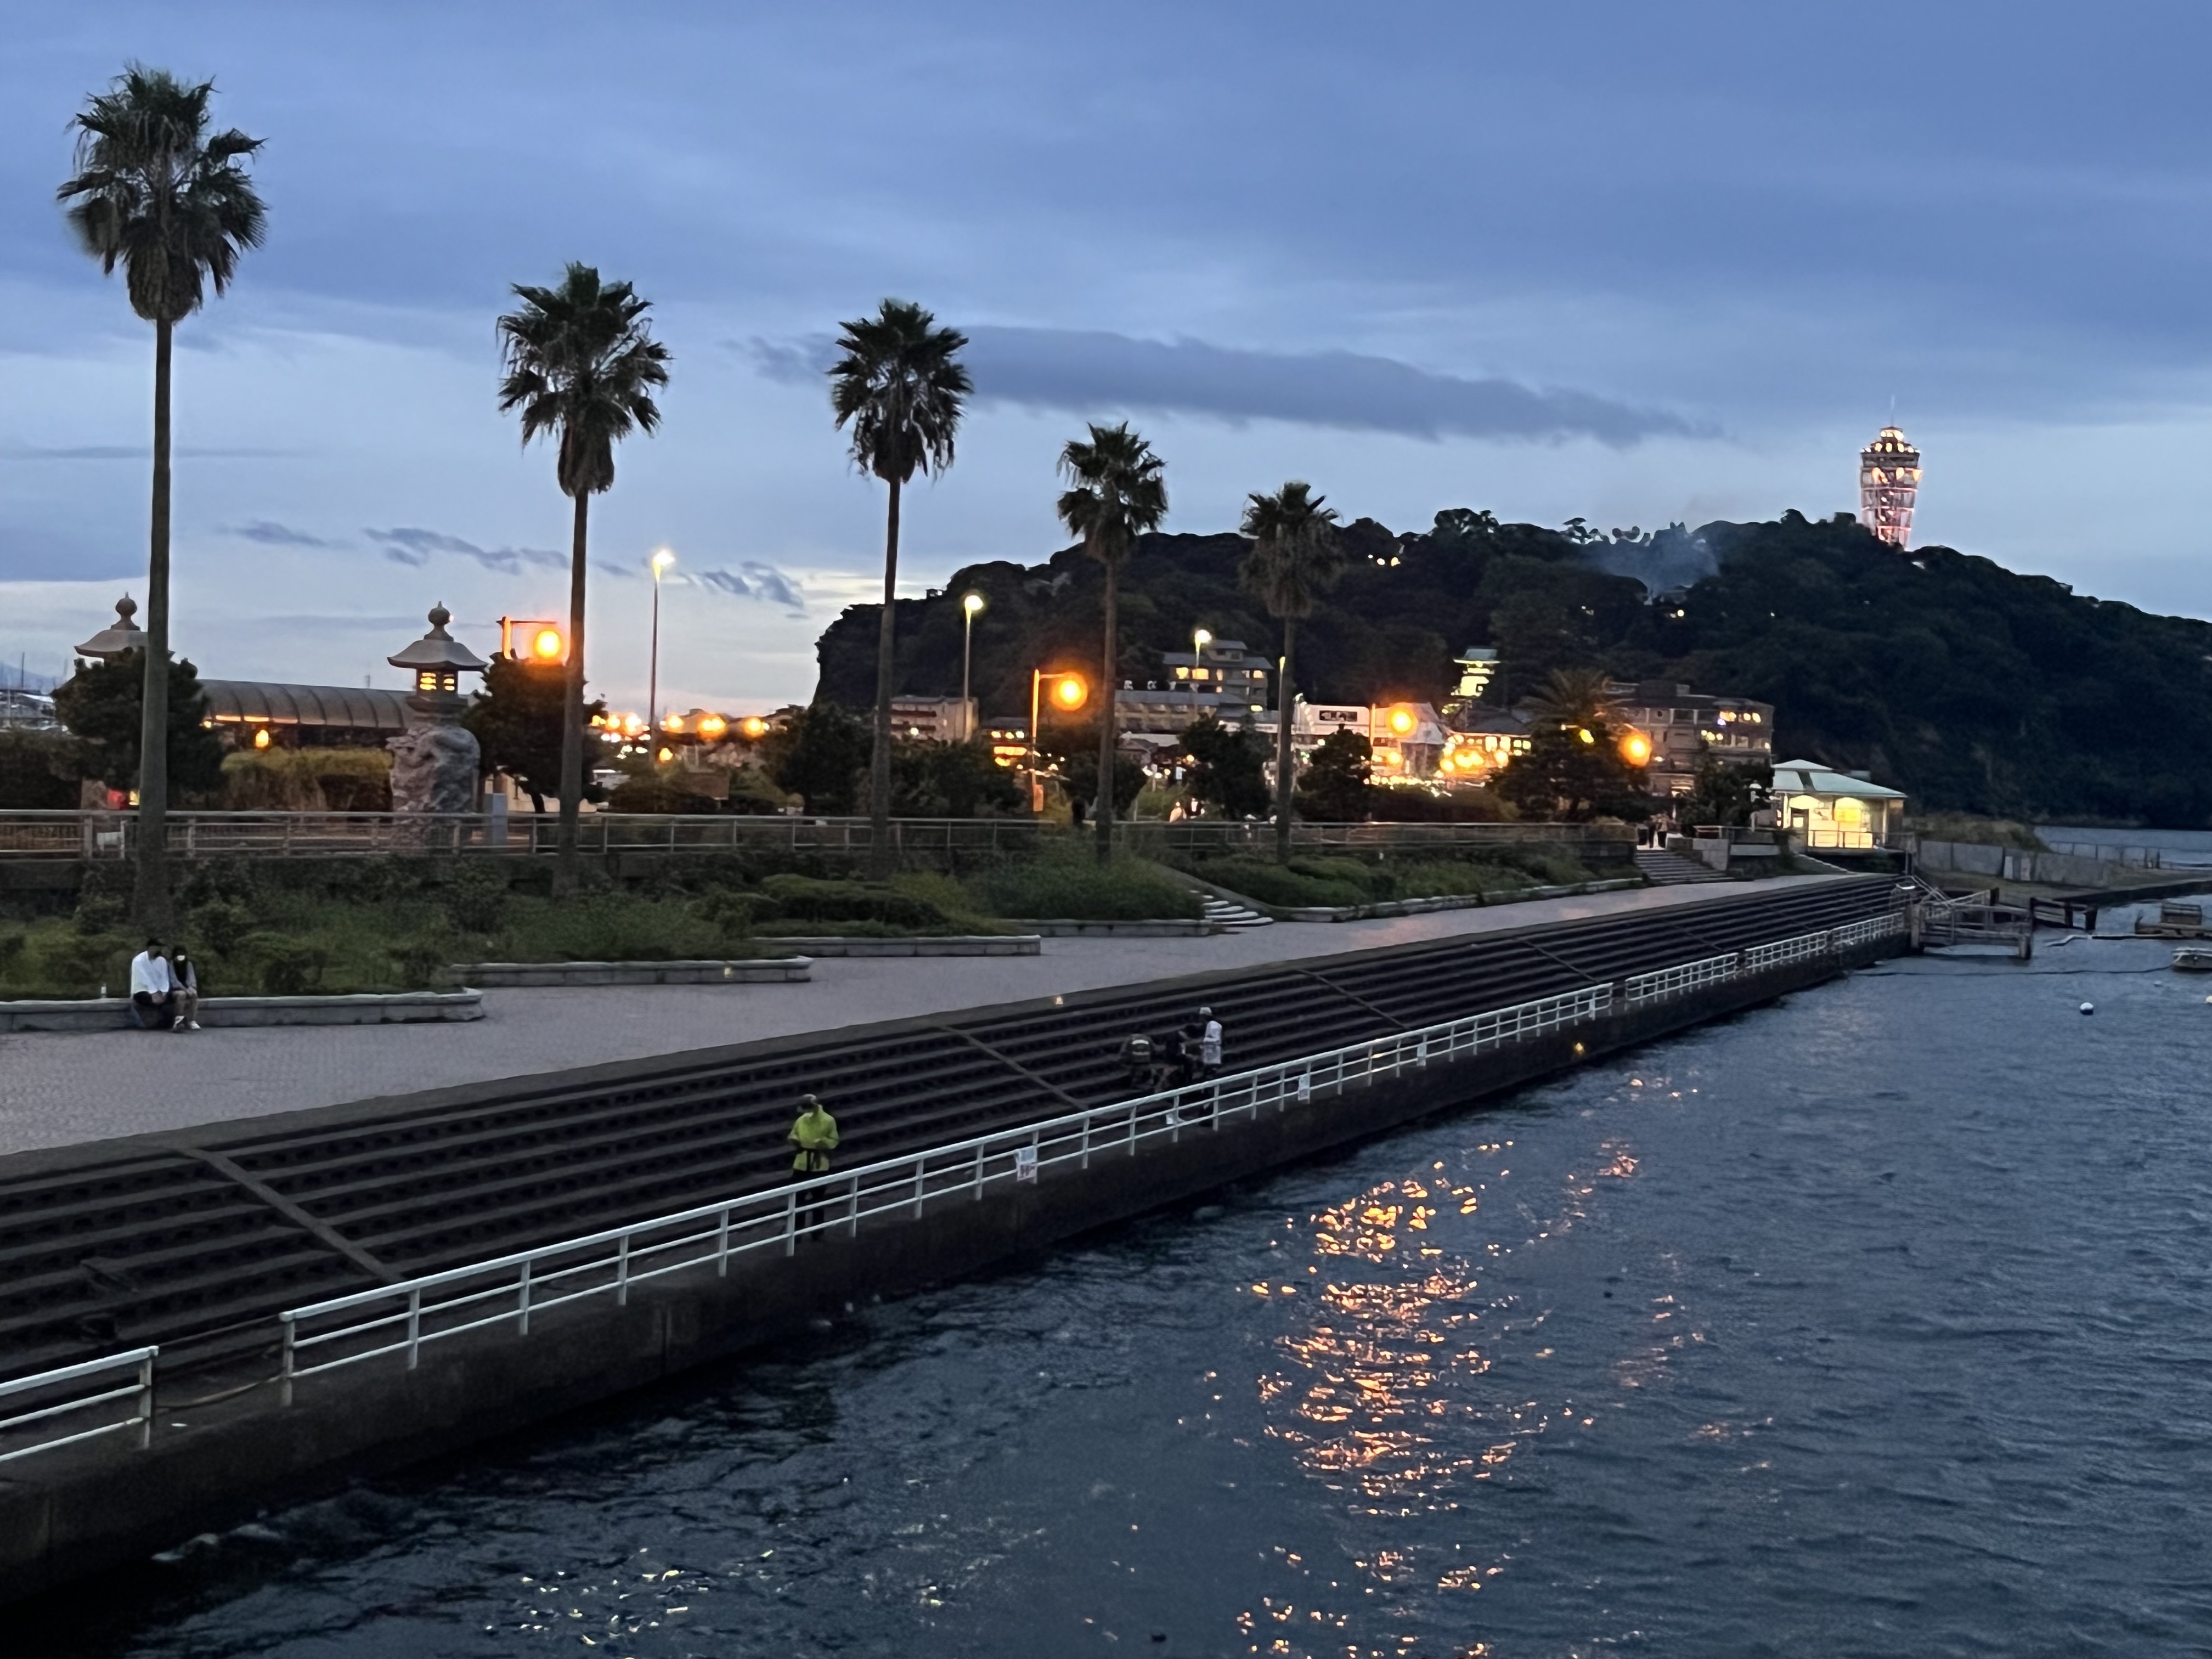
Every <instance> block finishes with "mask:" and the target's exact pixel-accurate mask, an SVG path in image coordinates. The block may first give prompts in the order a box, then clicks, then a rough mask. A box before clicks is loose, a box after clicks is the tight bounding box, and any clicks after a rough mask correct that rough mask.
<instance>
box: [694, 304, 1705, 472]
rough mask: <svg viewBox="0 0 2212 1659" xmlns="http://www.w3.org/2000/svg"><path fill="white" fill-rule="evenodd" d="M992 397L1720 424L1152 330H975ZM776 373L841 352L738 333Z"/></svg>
mask: <svg viewBox="0 0 2212 1659" xmlns="http://www.w3.org/2000/svg"><path fill="white" fill-rule="evenodd" d="M968 335H969V349H968V353H967V362H968V367H969V370H970V371H971V372H972V373H973V374H974V375H975V398H976V401H977V402H979V403H984V404H991V403H1002V404H1024V405H1027V406H1030V407H1032V408H1038V409H1058V410H1073V411H1074V412H1075V413H1077V414H1103V413H1104V412H1106V411H1108V410H1121V409H1128V410H1141V409H1150V410H1173V411H1175V412H1176V413H1179V414H1191V415H1202V416H1212V417H1214V418H1215V419H1218V420H1225V421H1228V422H1232V423H1235V424H1239V425H1241V424H1243V422H1247V421H1255V420H1264V421H1290V422H1296V423H1297V424H1300V425H1304V426H1324V427H1339V428H1349V429H1351V430H1354V431H1369V432H1395V433H1401V434H1403V435H1406V436H1407V437H1413V438H1426V439H1437V438H1445V437H1455V438H1532V439H1560V438H1595V439H1596V440H1597V441H1599V442H1601V443H1606V444H1611V445H1613V446H1615V447H1622V446H1626V445H1628V444H1632V443H1635V442H1637V441H1639V440H1641V439H1644V438H1650V437H1661V436H1668V437H1711V436H1714V435H1715V433H1714V432H1713V431H1712V430H1711V428H1707V427H1705V426H1703V425H1700V424H1699V423H1698V422H1692V421H1688V420H1686V419H1684V418H1683V417H1682V416H1679V415H1676V414H1674V413H1672V412H1671V411H1668V410H1660V409H1647V408H1642V407H1638V405H1635V404H1626V403H1620V402H1616V401H1615V400H1613V399H1612V398H1601V397H1597V396H1595V395H1594V394H1592V393H1589V392H1571V391H1561V390H1557V389H1550V390H1547V389H1542V388H1539V387H1534V386H1523V385H1522V384H1521V383H1520V382H1519V381H1517V380H1497V379H1484V380H1466V379H1463V378H1462V377H1460V376H1458V375H1453V374H1432V373H1431V372H1430V371H1429V370H1427V369H1424V368H1415V367H1413V365H1412V364H1411V363H1403V362H1398V361H1397V360H1396V359H1395V358H1392V357H1370V356H1363V355H1361V354H1360V353H1358V352H1352V351H1313V352H1287V351H1245V350H1240V349H1235V348H1232V347H1229V346H1218V345H1212V344H1210V343H1207V342H1206V341H1204V340H1193V339H1177V340H1171V341H1170V340H1139V339H1135V338H1133V337H1130V336H1128V335H1126V334H1109V333H1106V332H1103V331H1093V330H1082V329H1057V328H997V327H991V326H987V325H986V326H979V327H975V328H973V329H970V330H969V331H968ZM733 344H734V345H735V346H736V349H737V350H738V353H739V354H740V355H741V356H744V358H746V359H747V361H748V362H750V364H751V366H752V368H753V370H754V372H755V373H756V374H759V375H761V376H762V377H763V379H765V380H775V381H779V382H781V383H782V384H784V385H787V386H798V385H809V384H812V383H815V382H818V381H819V380H821V378H822V376H823V373H824V372H825V371H826V370H827V369H828V368H829V365H830V364H831V363H832V362H835V361H836V342H835V341H834V340H833V339H832V337H830V336H829V335H827V334H805V335H800V336H798V337H794V338H792V339H787V340H764V339H761V338H759V337H754V338H751V339H748V340H744V341H741V342H734V343H733Z"/></svg>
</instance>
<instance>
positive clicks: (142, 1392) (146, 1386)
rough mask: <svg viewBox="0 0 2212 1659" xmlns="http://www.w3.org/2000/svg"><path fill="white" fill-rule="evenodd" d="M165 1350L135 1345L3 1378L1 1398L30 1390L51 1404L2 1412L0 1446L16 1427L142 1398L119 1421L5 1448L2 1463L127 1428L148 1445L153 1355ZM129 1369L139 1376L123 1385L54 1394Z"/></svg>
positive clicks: (13, 1397)
mask: <svg viewBox="0 0 2212 1659" xmlns="http://www.w3.org/2000/svg"><path fill="white" fill-rule="evenodd" d="M160 1352H161V1350H160V1349H159V1348H132V1349H131V1350H129V1351H128V1352H124V1353H112V1354H108V1355H106V1357H105V1358H100V1359H88V1360H86V1361H84V1362H83V1363H82V1364H77V1365H64V1366H63V1367H61V1368H60V1369H59V1370H51V1371H41V1372H40V1373H39V1374H38V1375H37V1376H22V1377H18V1378H16V1379H15V1381H14V1382H12V1383H0V1400H12V1399H15V1398H17V1397H19V1396H21V1395H30V1396H31V1397H32V1398H33V1399H43V1400H46V1404H44V1405H41V1406H37V1407H33V1408H32V1409H30V1410H28V1411H21V1412H17V1413H15V1414H14V1415H12V1416H9V1417H0V1447H5V1446H6V1445H7V1443H8V1441H9V1438H11V1437H13V1435H14V1433H15V1431H16V1430H18V1429H21V1428H23V1427H26V1426H27V1425H30V1424H33V1423H42V1422H51V1421H52V1420H53V1419H57V1418H62V1417H68V1416H73V1415H74V1414H75V1413H78V1412H86V1411H90V1410H92V1409H94V1407H99V1406H105V1405H108V1404H110V1403H112V1402H113V1401H118V1400H134V1401H136V1402H137V1405H136V1409H135V1410H133V1412H132V1413H131V1415H130V1416H129V1417H126V1418H125V1419H123V1420H122V1421H121V1422H119V1423H102V1424H100V1425H97V1426H96V1427H94V1428H89V1429H79V1430H77V1431H75V1432H73V1433H70V1434H63V1435H56V1436H52V1437H48V1438H46V1439H42V1440H36V1441H33V1443H31V1444H29V1445H27V1446H18V1447H16V1448H15V1449H13V1450H0V1463H6V1462H11V1461H13V1460H14V1459H15V1458H18V1457H28V1456H29V1455H31V1454H32V1453H33V1452H40V1451H52V1449H54V1448H55V1447H57V1446H70V1445H74V1444H76V1443H77V1442H78V1441H80V1440H92V1439H95V1438H97V1437H100V1435H103V1434H114V1433H116V1432H118V1431H121V1430H125V1429H136V1430H137V1431H138V1444H139V1446H140V1447H141V1448H142V1449H143V1448H144V1446H145V1445H146V1444H147V1443H148V1441H149V1438H150V1437H151V1435H152V1432H153V1426H154V1358H155V1355H157V1354H158V1353H160ZM120 1370H136V1371H137V1376H136V1378H134V1379H133V1380H132V1381H131V1382H129V1383H123V1384H121V1385H120V1386H115V1385H110V1386H107V1387H105V1388H101V1389H97V1390H96V1391H94V1393H91V1394H86V1395H69V1397H66V1398H64V1399H61V1400H53V1399H52V1398H50V1396H52V1395H55V1394H57V1393H64V1394H66V1393H67V1391H68V1390H69V1389H70V1384H72V1383H82V1382H85V1381H87V1380H88V1379H90V1378H93V1377H99V1376H108V1375H109V1374H111V1373H112V1372H115V1371H120Z"/></svg>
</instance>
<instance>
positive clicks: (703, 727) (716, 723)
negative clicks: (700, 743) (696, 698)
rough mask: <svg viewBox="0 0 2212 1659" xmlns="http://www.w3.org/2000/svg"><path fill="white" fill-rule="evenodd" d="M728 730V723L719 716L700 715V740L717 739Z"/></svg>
mask: <svg viewBox="0 0 2212 1659" xmlns="http://www.w3.org/2000/svg"><path fill="white" fill-rule="evenodd" d="M729 729H730V723H729V721H727V720H724V719H723V718H722V717H721V716H720V714H702V715H701V716H700V717H699V735H700V736H701V737H702V738H719V737H720V736H721V735H722V733H723V732H726V731H728V730H729Z"/></svg>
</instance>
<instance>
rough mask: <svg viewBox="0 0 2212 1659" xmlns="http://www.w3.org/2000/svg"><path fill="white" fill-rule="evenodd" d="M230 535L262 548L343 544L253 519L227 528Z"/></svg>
mask: <svg viewBox="0 0 2212 1659" xmlns="http://www.w3.org/2000/svg"><path fill="white" fill-rule="evenodd" d="M229 531H230V533H231V534H232V535H234V536H235V537H237V538H239V539H240V541H247V542H258V543H260V544H261V545H262V546H264V547H320V548H337V547H343V546H344V545H345V544H344V543H343V542H334V541H330V540H327V539H325V538H323V537H321V536H314V535H310V534H309V533H308V532H306V531H304V530H295V529H293V528H292V526H289V525H286V524H277V523H276V522H275V521H274V520H269V519H255V520H251V521H250V522H248V523H246V524H234V525H232V526H229Z"/></svg>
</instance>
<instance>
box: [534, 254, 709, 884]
mask: <svg viewBox="0 0 2212 1659" xmlns="http://www.w3.org/2000/svg"><path fill="white" fill-rule="evenodd" d="M514 295H515V298H517V299H519V300H520V301H522V306H521V308H520V310H516V311H511V312H509V313H507V315H505V316H503V317H501V319H499V334H500V353H501V358H502V360H503V363H504V367H505V368H506V371H507V378H506V379H505V380H502V381H501V382H500V388H499V406H500V410H501V413H505V412H506V411H507V410H512V409H520V410H521V411H522V441H523V443H524V444H525V445H526V446H527V445H528V444H529V442H530V441H531V440H532V439H533V438H537V437H541V436H544V435H548V434H551V435H555V436H556V437H557V438H558V440H559V443H560V457H559V459H558V461H557V462H556V465H555V469H554V476H555V477H556V478H557V479H558V480H559V481H560V484H561V489H562V493H563V494H565V495H568V497H569V498H570V499H571V500H573V501H574V502H575V504H576V505H575V513H574V526H573V527H572V528H571V530H570V532H569V540H568V686H567V689H566V690H565V693H564V694H563V696H562V699H561V823H560V828H559V829H558V831H557V832H556V842H555V845H556V849H557V854H558V859H557V862H556V865H555V868H554V881H555V884H556V887H558V888H559V889H560V890H562V891H564V892H567V891H572V890H574V887H575V885H576V819H577V816H578V814H579V813H580V811H581V810H582V805H583V799H584V571H585V550H586V544H587V543H588V540H589V532H590V527H591V501H592V496H594V495H604V494H605V492H606V491H607V490H609V489H612V488H613V487H614V482H615V445H616V443H617V441H620V440H622V439H623V438H627V437H628V436H629V435H630V434H631V432H632V431H641V432H647V433H650V432H651V431H652V430H653V428H655V427H657V426H659V424H660V408H659V404H655V403H654V402H653V392H655V391H657V390H658V389H659V388H660V387H662V386H666V385H667V384H668V364H669V362H670V358H669V353H668V348H667V347H666V346H664V345H662V344H661V343H659V341H658V340H656V339H654V338H653V334H652V331H651V328H650V326H649V325H647V321H646V318H645V313H647V311H649V310H651V309H652V302H651V301H647V300H641V299H639V298H638V297H637V294H636V291H635V289H632V288H631V287H630V285H629V283H609V282H603V281H601V280H600V277H599V272H598V270H595V269H594V268H592V266H590V265H586V264H579V263H576V262H575V261H573V260H572V261H570V263H569V264H568V270H567V271H566V272H565V273H564V274H563V275H562V278H561V286H560V287H558V288H532V287H531V286H529V285H527V284H526V283H516V284H515V285H514Z"/></svg>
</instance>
